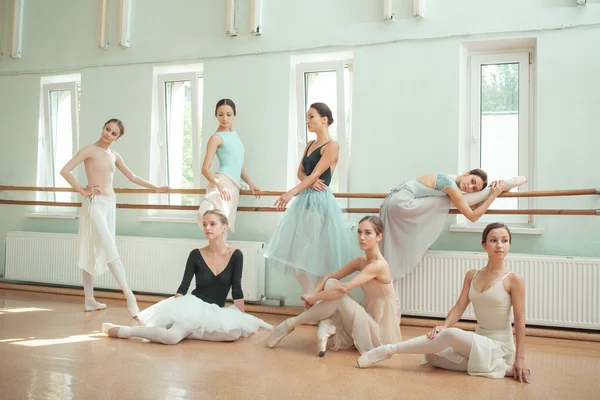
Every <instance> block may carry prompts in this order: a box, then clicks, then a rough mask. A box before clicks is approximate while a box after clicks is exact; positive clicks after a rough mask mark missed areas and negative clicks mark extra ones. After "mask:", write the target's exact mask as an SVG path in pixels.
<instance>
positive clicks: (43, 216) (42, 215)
mask: <svg viewBox="0 0 600 400" xmlns="http://www.w3.org/2000/svg"><path fill="white" fill-rule="evenodd" d="M25 218H41V219H78V218H79V215H77V214H54V213H29V214H25Z"/></svg>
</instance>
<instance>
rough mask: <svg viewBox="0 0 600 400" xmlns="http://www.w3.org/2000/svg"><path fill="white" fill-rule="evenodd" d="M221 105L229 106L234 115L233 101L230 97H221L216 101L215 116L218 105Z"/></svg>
mask: <svg viewBox="0 0 600 400" xmlns="http://www.w3.org/2000/svg"><path fill="white" fill-rule="evenodd" d="M221 106H229V107H231V109H232V110H233V115H236V111H235V103H234V102H233V101H231V100H230V99H221V100H219V101H217V106H216V107H215V117H216V116H217V111H218V110H219V107H221Z"/></svg>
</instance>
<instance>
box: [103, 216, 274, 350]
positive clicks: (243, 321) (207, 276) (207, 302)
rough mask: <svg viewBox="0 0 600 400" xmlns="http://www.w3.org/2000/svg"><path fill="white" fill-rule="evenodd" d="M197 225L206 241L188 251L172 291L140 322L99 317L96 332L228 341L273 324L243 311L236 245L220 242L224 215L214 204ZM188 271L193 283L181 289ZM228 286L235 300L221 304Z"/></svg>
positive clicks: (144, 313) (172, 341)
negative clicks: (178, 282)
mask: <svg viewBox="0 0 600 400" xmlns="http://www.w3.org/2000/svg"><path fill="white" fill-rule="evenodd" d="M202 225H203V229H204V234H205V235H206V238H207V239H208V246H207V247H204V248H202V249H194V250H192V252H191V253H190V255H189V257H188V261H187V265H186V267H185V273H184V275H183V280H182V282H181V285H180V286H179V289H178V290H177V294H176V295H175V297H171V298H168V299H166V300H163V301H161V302H160V303H157V304H155V305H153V306H151V307H149V308H147V309H145V310H144V311H142V312H140V313H139V314H138V319H139V320H140V322H141V323H142V324H143V325H144V327H133V326H118V325H113V324H110V323H104V324H102V332H104V333H105V334H106V335H108V336H111V337H114V338H121V339H127V338H130V337H139V338H143V339H148V340H150V341H152V342H157V343H163V344H177V343H179V342H180V341H182V340H183V339H201V340H210V341H215V342H224V341H233V340H236V339H238V338H240V337H248V336H250V335H252V334H254V333H256V332H257V331H258V330H259V329H260V328H265V329H272V328H273V327H272V326H271V325H269V324H267V323H266V322H264V321H263V320H261V319H259V318H256V317H254V316H252V315H250V314H246V313H244V294H243V293H242V265H243V256H242V252H241V251H240V250H239V249H235V248H233V247H231V246H229V245H228V244H227V243H226V242H225V236H224V233H225V231H226V230H227V217H226V216H225V215H224V214H223V213H221V212H220V211H218V210H209V211H206V212H205V213H204V219H203V223H202ZM194 275H195V277H196V289H195V290H194V291H193V292H192V294H186V293H187V292H188V289H189V286H190V283H191V281H192V277H193V276H194ZM230 289H231V291H232V297H233V302H234V304H235V305H233V306H229V307H224V308H222V307H223V306H224V305H225V298H226V297H227V294H228V293H229V290H230Z"/></svg>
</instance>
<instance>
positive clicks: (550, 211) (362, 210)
mask: <svg viewBox="0 0 600 400" xmlns="http://www.w3.org/2000/svg"><path fill="white" fill-rule="evenodd" d="M0 204H7V205H20V206H48V207H81V203H75V202H57V201H37V200H2V199H0ZM116 206H117V208H123V209H137V210H180V211H197V210H198V207H199V206H197V205H194V206H179V205H169V204H129V203H117V205H116ZM237 210H238V211H245V212H282V211H284V210H278V209H277V208H275V207H238V208H237ZM343 210H344V211H345V212H347V213H350V214H378V213H379V208H344V209H343ZM449 213H450V214H460V212H459V211H458V210H454V209H452V210H450V211H449ZM486 214H499V215H596V216H600V210H559V209H528V210H487V211H486Z"/></svg>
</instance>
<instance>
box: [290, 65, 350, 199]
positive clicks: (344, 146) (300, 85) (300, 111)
mask: <svg viewBox="0 0 600 400" xmlns="http://www.w3.org/2000/svg"><path fill="white" fill-rule="evenodd" d="M348 64H349V63H348V61H345V60H339V61H325V62H314V63H301V64H297V65H296V109H297V120H296V122H297V124H298V126H297V141H298V144H299V146H298V153H297V156H298V160H302V157H303V156H304V148H305V147H306V143H307V141H306V137H307V135H306V112H307V111H308V110H307V109H306V107H308V106H309V104H306V86H305V83H306V79H305V76H306V74H307V73H313V72H327V71H335V73H336V88H337V115H334V116H333V118H334V120H335V121H336V122H337V132H338V137H337V141H338V144H339V146H340V154H339V159H338V165H337V172H338V178H339V190H340V192H348V186H349V185H348V183H349V181H350V160H349V158H350V157H349V156H348V155H349V154H350V152H349V151H348V150H349V148H350V143H349V140H348V138H349V136H350V135H349V134H348V133H349V132H348V129H349V127H348V126H346V104H345V102H346V98H345V85H344V68H345V67H346V66H347V65H348ZM350 71H351V69H350ZM350 79H352V77H351V78H350ZM351 88H352V82H350V90H352V89H351ZM339 200H340V202H341V203H342V204H344V205H346V206H347V199H339Z"/></svg>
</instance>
